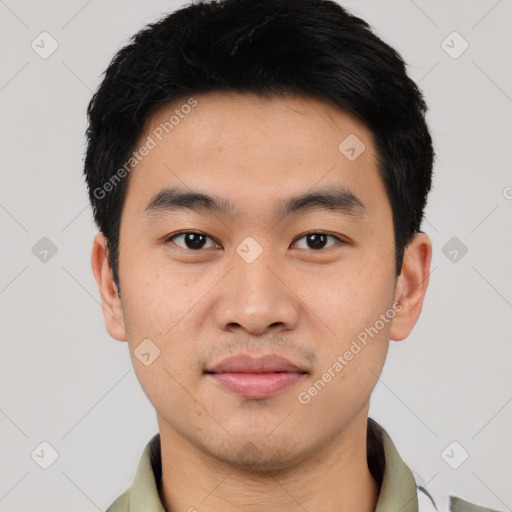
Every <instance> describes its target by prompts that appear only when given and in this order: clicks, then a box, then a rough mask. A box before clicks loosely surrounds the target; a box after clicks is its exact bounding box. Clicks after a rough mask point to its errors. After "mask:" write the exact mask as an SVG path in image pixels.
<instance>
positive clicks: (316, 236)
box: [295, 233, 343, 251]
mask: <svg viewBox="0 0 512 512" xmlns="http://www.w3.org/2000/svg"><path fill="white" fill-rule="evenodd" d="M329 238H332V239H334V240H336V241H337V242H338V243H343V242H342V241H341V240H340V239H339V238H337V237H335V236H334V235H328V234H326V233H308V234H307V235H304V236H302V237H300V238H298V239H297V240H302V239H305V241H306V244H307V247H299V249H311V250H314V251H318V250H320V249H325V247H326V243H327V240H328V239H329ZM295 244H297V242H295ZM333 245H336V244H335V243H334V244H331V245H329V246H327V247H332V246H333Z"/></svg>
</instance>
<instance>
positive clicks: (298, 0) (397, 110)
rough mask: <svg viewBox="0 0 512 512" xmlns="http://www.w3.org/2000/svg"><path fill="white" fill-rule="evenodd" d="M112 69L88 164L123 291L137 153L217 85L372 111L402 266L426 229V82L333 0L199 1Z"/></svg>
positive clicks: (92, 113)
mask: <svg viewBox="0 0 512 512" xmlns="http://www.w3.org/2000/svg"><path fill="white" fill-rule="evenodd" d="M104 75H105V76H104V78H103V80H102V82H101V84H100V86H99V88H98V90H97V91H96V93H95V94H94V95H93V97H92V99H91V101H90V103H89V106H88V109H87V114H88V121H89V126H88V128H87V131H86V136H87V149H86V155H85V165H84V174H85V177H86V181H87V185H88V190H89V197H90V201H91V204H92V208H93V214H94V220H95V222H96V224H97V225H98V227H99V229H100V230H101V231H102V233H103V234H104V235H105V237H106V239H107V246H108V251H109V263H110V266H111V268H112V271H113V277H114V281H115V283H116V285H117V287H118V289H119V290H120V288H121V287H120V282H119V274H118V264H119V229H120V219H121V211H122V208H123V202H124V197H125V195H126V190H127V186H128V183H129V180H128V179H127V178H125V179H120V176H123V177H124V176H125V175H126V176H128V177H129V175H128V174H127V171H126V169H127V167H126V162H128V161H129V159H130V155H131V153H132V152H133V151H134V149H135V147H136V144H137V143H138V141H139V139H140V137H141V135H142V133H143V131H144V127H145V125H146V123H147V122H148V119H149V118H150V116H151V115H152V114H153V113H155V111H156V110H157V109H158V108H159V107H162V106H163V105H165V104H168V103H170V102H175V101H177V100H180V99H184V98H187V97H190V96H191V95H193V94H199V93H206V92H210V91H225V92H228V91H229V92H240V93H242V92H252V93H256V94H258V95H259V96H261V97H263V96H267V97H269V96H276V95H284V94H287V93H291V94H300V95H302V96H308V97H311V98H314V99H319V100H322V101H328V102H331V103H332V104H334V105H337V106H338V107H341V108H343V109H344V110H345V111H348V112H350V113H351V114H353V115H355V116H356V117H357V118H358V119H359V120H361V121H362V122H363V123H364V124H365V126H367V127H368V128H369V129H370V130H371V132H372V133H373V135H374V138H375V144H376V152H377V160H378V165H379V172H380V175H381V178H382V180H383V183H384V185H385V188H386V192H387V195H388V198H389V201H390V204H391V209H392V212H393V226H394V240H395V253H396V258H395V259H396V275H397V276H398V275H399V274H400V272H401V268H402V263H403V254H404V250H405V247H406V246H407V244H408V243H409V242H410V241H411V239H412V237H413V235H414V234H415V233H418V232H421V231H420V227H421V222H422V220H423V212H424V208H425V205H426V201H427V196H428V193H429V191H430V188H431V181H432V167H433V162H434V157H435V154H434V150H433V147H432V139H431V136H430V133H429V129H428V127H427V124H426V120H425V114H426V111H427V106H426V103H425V101H424V98H423V94H422V92H421V91H420V90H419V88H418V86H417V85H416V83H415V82H414V81H413V80H412V79H410V78H409V76H408V75H407V72H406V69H405V63H404V60H403V59H402V57H401V56H400V54H399V53H398V52H397V51H396V50H394V49H393V48H391V47H390V46H389V45H388V44H386V43H385V42H384V41H382V40H381V39H380V38H379V37H378V36H377V35H376V34H375V33H374V32H373V30H372V28H371V27H370V25H369V24H368V23H367V22H365V21H364V20H362V19H360V18H358V17H356V16H354V15H352V14H350V13H349V12H348V11H347V10H346V9H344V8H343V7H342V6H340V5H339V4H338V3H336V2H334V1H331V0H217V1H215V0H206V1H200V2H193V3H189V4H187V5H185V6H184V7H182V8H181V9H179V10H177V11H175V12H173V13H171V14H168V15H166V16H165V17H163V18H162V19H160V20H159V21H157V22H155V23H152V24H148V25H147V26H145V27H144V28H143V29H142V30H140V31H139V32H138V33H137V34H135V35H134V36H133V37H132V38H131V39H130V41H129V44H127V45H126V46H125V47H123V48H122V49H121V50H119V51H118V52H117V53H116V55H115V56H114V57H113V59H112V61H111V63H110V64H109V66H108V68H107V69H106V71H105V72H104ZM340 142H341V141H340ZM123 166H124V167H123ZM122 168H124V169H125V171H124V172H121V173H120V172H119V171H120V170H121V169H122ZM116 177H117V179H118V182H114V181H113V178H116ZM109 183H110V185H109V186H108V187H107V186H106V185H108V184H109Z"/></svg>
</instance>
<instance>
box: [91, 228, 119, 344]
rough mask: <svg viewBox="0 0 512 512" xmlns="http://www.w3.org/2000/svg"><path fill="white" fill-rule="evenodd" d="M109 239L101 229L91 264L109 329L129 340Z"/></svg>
mask: <svg viewBox="0 0 512 512" xmlns="http://www.w3.org/2000/svg"><path fill="white" fill-rule="evenodd" d="M106 242H107V240H106V238H105V236H104V235H103V233H102V232H101V231H100V232H99V233H98V234H97V235H96V236H95V237H94V241H93V245H92V253H91V266H92V271H93V274H94V278H95V279H96V284H97V285H98V290H99V292H100V296H101V305H102V308H103V317H104V318H105V325H106V327H107V331H108V333H109V334H110V336H112V338H114V339H116V340H118V341H127V337H126V328H125V324H124V317H123V310H122V308H121V298H120V297H119V295H118V293H117V286H116V284H115V282H114V276H113V273H112V269H111V268H110V264H109V262H108V249H107V244H106Z"/></svg>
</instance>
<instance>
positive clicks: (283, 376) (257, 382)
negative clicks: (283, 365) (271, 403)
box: [210, 372, 306, 398]
mask: <svg viewBox="0 0 512 512" xmlns="http://www.w3.org/2000/svg"><path fill="white" fill-rule="evenodd" d="M304 375H306V374H304V373H294V372H281V373H212V374H210V376H211V377H212V378H213V379H214V380H215V381H216V382H218V383H219V384H221V385H222V386H224V387H226V388H228V389H229V390H231V391H234V392H235V393H238V394H239V395H242V396H244V397H245V398H266V397H269V396H272V395H274V394H276V393H278V392H279V391H281V390H283V389H284V388H287V387H288V386H291V385H292V384H294V383H295V382H297V381H298V380H299V379H300V378H301V377H304Z"/></svg>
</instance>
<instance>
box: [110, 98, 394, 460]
mask: <svg viewBox="0 0 512 512" xmlns="http://www.w3.org/2000/svg"><path fill="white" fill-rule="evenodd" d="M194 98H195V99H196V100H197V104H196V105H195V106H194V107H193V108H190V109H187V108H185V109H181V110H180V107H181V106H182V105H184V104H187V100H186V99H185V100H184V101H183V102H179V103H175V104H173V105H169V106H166V107H164V108H163V109H162V110H160V111H158V112H157V113H156V114H155V115H154V116H153V117H152V118H151V120H150V123H149V124H148V125H147V127H146V132H145V133H144V135H143V136H142V137H141V139H140V145H142V144H146V143H147V141H148V139H147V137H148V136H150V137H151V139H152V140H153V141H154V142H155V143H156V145H155V146H154V147H152V148H151V149H150V150H149V151H148V154H147V155H146V156H145V157H144V158H143V159H142V161H140V162H139V163H138V164H137V166H136V168H135V169H134V170H133V171H132V173H131V175H130V178H129V179H130V182H129V187H128V191H127V196H126V200H125V203H124V208H123V213H122V219H121V229H120V245H119V251H120V252H119V254H120V260H119V276H120V284H121V303H122V323H123V325H124V327H125V329H126V338H127V340H128V343H129V348H130V354H131V357H132V361H133V365H134V369H135V372H136V375H137V377H138V379H139V380H140V383H141V385H142V387H143V389H144V391H145V393H146V395H147V396H148V398H149V400H150V401H151V403H152V404H153V406H154V407H155V409H156V411H157V418H158V422H159V426H160V429H161V432H162V431H166V432H168V433H172V434H173V435H174V436H175V437H177V438H179V439H180V440H182V442H183V443H185V444H188V445H189V446H190V447H195V448H198V449H199V450H200V451H201V452H202V453H206V454H208V455H211V456H213V457H214V458H215V459H216V460H220V461H224V462H227V463H229V464H231V465H235V466H239V467H245V466H247V467H248V466H250V465H251V464H254V463H256V465H257V467H259V468H261V469H278V468H286V467H289V466H291V465H292V464H294V463H297V462H300V461H301V460H304V459H305V458H306V457H307V456H308V455H311V454H312V453H314V452H317V451H318V450H321V449H322V448H326V447H328V446H329V444H330V443H332V442H333V440H334V439H335V438H336V436H339V435H340V434H341V433H342V432H344V431H346V430H347V429H349V427H350V425H352V424H354V422H359V426H360V425H361V424H362V421H363V418H364V424H366V414H367V410H368V405H369V397H370V393H371V391H372V389H373V388H374V386H375V384H376V381H377V379H378V376H379V374H380V372H381V369H382V366H383V364H384V360H385V357H386V353H387V349H388V344H389V338H390V328H391V325H392V322H393V321H392V318H393V315H394V313H395V312H394V310H393V302H394V300H393V298H394V294H395V286H396V276H395V274H394V269H395V247H394V235H393V221H392V212H391V207H390V203H389V200H388V198H387V195H386V192H385V189H384V185H383V183H382V181H381V178H380V177H379V173H378V170H377V164H376V154H375V147H374V140H373V137H372V134H371V132H370V131H369V130H368V129H367V128H366V127H365V126H364V125H363V124H362V123H360V122H359V121H357V120H356V119H355V118H354V117H352V116H351V115H349V114H347V113H345V112H343V111H342V110H340V109H337V108H336V107H334V106H333V105H330V104H327V103H322V102H319V101H316V100H313V99H311V98H299V97H291V96H290V97H276V98H273V99H260V98H258V97H257V96H255V95H252V94H230V95H228V94H222V93H213V94H212V93H210V94H204V95H195V96H194ZM176 109H178V110H180V112H181V115H180V116H177V117H178V118H179V122H177V123H176V118H175V119H174V122H175V124H174V125H173V127H172V129H169V125H167V129H168V130H169V133H166V132H165V130H162V123H166V122H168V121H169V118H170V117H171V116H172V115H173V114H174V113H175V110H176ZM189 110H190V112H189ZM185 112H188V113H185ZM157 135H158V136H157ZM347 137H350V138H349V139H347V141H346V142H345V143H344V144H341V143H342V142H343V141H344V140H345V139H346V138H347ZM355 137H357V139H356V138H355ZM159 138H161V140H159ZM361 143H362V144H364V146H365V148H364V150H363V151H362V152H361V153H360V154H359V156H357V155H358V153H359V152H360V151H361V150H362V149H363V146H362V145H361ZM340 144H341V149H340V148H339V146H340ZM149 146H153V144H152V143H149ZM139 147H140V146H139ZM354 157H356V158H354ZM171 187H172V188H179V189H180V190H181V191H183V192H198V193H202V194H206V195H209V196H215V197H216V198H221V199H222V200H224V201H225V202H229V203H230V204H231V205H232V212H231V213H232V216H229V215H226V214H225V213H221V212H220V211H215V212H212V211H208V209H206V208H202V209H200V208H198V206H197V204H195V205H194V208H183V207H182V208H174V209H170V208H166V207H165V201H162V200H161V201H159V203H158V204H157V205H156V206H155V207H154V208H147V207H148V205H149V203H150V202H151V201H152V199H153V198H154V197H155V196H156V194H158V193H159V192H160V191H162V190H163V189H165V188H171ZM327 188H332V189H344V190H345V192H349V193H350V194H352V195H353V196H355V197H356V198H357V200H358V201H359V202H360V203H361V205H360V206H356V205H355V203H354V201H352V203H350V202H348V203H347V202H345V208H337V209H335V208H326V207H323V206H322V204H318V203H317V206H316V207H314V206H313V207H311V204H309V208H307V207H304V208H295V209H294V208H292V209H291V211H290V212H288V214H287V215H286V216H284V217H283V216H282V215H281V216H279V215H276V212H277V207H278V206H279V205H281V204H284V203H285V202H286V201H287V200H289V199H290V198H292V197H296V196H302V195H305V194H313V193H315V192H316V191H321V192H325V190H326V189H327ZM203 204H205V203H203ZM350 205H351V206H350ZM296 206H297V205H296ZM281 213H283V212H281ZM190 232H193V233H194V232H195V233H199V234H202V235H204V236H203V237H201V236H200V235H199V236H198V235H195V236H194V235H190ZM187 234H188V235H187ZM314 235H316V236H314ZM322 235H325V238H324V237H322ZM171 236H174V238H172V239H171ZM187 237H188V238H187ZM187 240H188V243H187ZM386 313H387V316H386V321H383V320H382V316H381V315H382V314H386ZM379 318H380V319H381V320H380V322H379ZM369 329H370V330H369ZM369 332H370V333H371V335H370V334H369ZM362 333H366V343H363V341H362V340H363V339H364V338H365V336H364V335H363V334H362ZM119 338H120V337H118V339H119ZM147 339H148V340H151V342H150V344H149V345H145V346H144V347H146V348H148V347H149V350H145V352H149V353H151V354H152V355H150V356H148V355H146V356H143V357H142V358H141V359H143V360H144V358H145V359H147V360H151V359H152V358H153V357H154V352H153V350H154V346H156V347H158V349H159V350H160V355H159V356H158V357H157V358H156V359H155V360H154V361H153V362H151V364H148V365H145V364H144V363H143V362H141V360H140V359H139V357H137V356H136V355H135V353H134V351H135V350H136V349H137V347H138V346H139V345H140V344H141V342H142V341H143V340H147ZM354 341H355V342H356V343H357V346H359V351H358V350H357V348H355V345H354V344H353V342H354ZM145 343H146V344H148V342H147V341H146V342H145ZM153 344H154V345H153ZM151 347H153V348H151ZM347 351H348V352H351V353H352V357H350V356H348V357H344V355H346V354H347ZM137 352H138V353H139V356H140V351H137ZM238 354H250V355H252V356H254V357H259V356H262V355H267V354H278V355H280V356H282V357H285V358H287V359H288V360H289V361H291V362H292V363H293V364H294V365H296V366H297V367H298V368H300V369H301V370H302V371H303V372H306V373H303V374H299V375H297V374H295V376H293V375H292V377H293V378H290V379H289V381H287V382H288V385H287V386H285V387H283V388H278V389H274V388H272V389H274V391H272V389H271V390H270V391H269V388H265V387H264V386H263V387H262V386H260V388H251V389H253V392H252V394H251V391H250V389H247V388H243V386H244V382H246V381H243V380H238V381H237V380H236V376H231V377H233V379H231V380H230V382H232V383H233V382H234V383H235V384H234V385H235V386H237V385H238V388H237V389H238V390H236V389H234V388H229V387H226V385H224V384H222V378H218V374H217V377H215V376H212V375H211V374H208V373H206V371H207V370H211V369H212V368H213V367H214V366H215V365H217V364H218V363H220V362H221V361H222V360H223V359H225V358H226V357H228V356H233V355H238ZM339 356H341V357H342V358H343V359H342V360H343V361H344V363H341V362H340V359H339ZM336 361H338V365H336V364H335V363H336ZM340 366H341V369H340ZM329 369H330V376H331V378H330V379H329V378H328V377H325V374H326V372H329ZM267 377H268V375H267ZM285 377H286V376H285ZM258 378H259V377H256V378H255V380H254V381H253V382H256V383H257V382H261V380H260V381H258V380H257V379H258ZM272 378H275V379H276V378H277V377H275V376H274V377H271V378H270V380H271V379H272ZM278 378H281V377H278ZM228 380H229V378H228ZM319 380H320V381H321V382H322V383H320V384H319V383H318V381H319ZM237 383H238V384H237ZM315 383H317V385H316V388H315V389H316V390H317V391H316V393H315V391H314V390H313V391H311V388H312V387H314V386H315ZM246 384H247V383H246ZM255 385H257V384H255ZM240 386H242V388H243V389H242V390H240ZM244 389H245V391H244ZM254 389H259V391H254ZM308 390H309V391H308ZM249 443H252V445H250V444H249ZM251 454H252V455H251Z"/></svg>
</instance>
